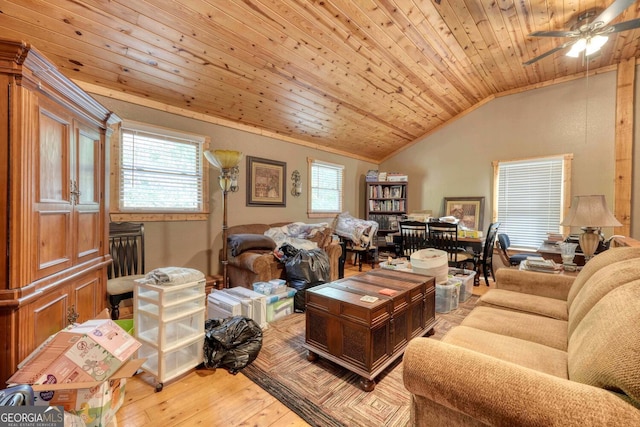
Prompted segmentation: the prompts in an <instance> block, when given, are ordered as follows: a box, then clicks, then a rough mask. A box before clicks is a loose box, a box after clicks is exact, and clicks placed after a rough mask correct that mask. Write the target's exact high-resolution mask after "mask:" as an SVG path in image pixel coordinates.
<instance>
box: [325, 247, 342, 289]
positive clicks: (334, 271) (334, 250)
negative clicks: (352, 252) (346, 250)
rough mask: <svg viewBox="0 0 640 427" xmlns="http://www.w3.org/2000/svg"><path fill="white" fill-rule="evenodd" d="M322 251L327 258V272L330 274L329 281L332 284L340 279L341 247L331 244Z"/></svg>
mask: <svg viewBox="0 0 640 427" xmlns="http://www.w3.org/2000/svg"><path fill="white" fill-rule="evenodd" d="M324 251H325V252H326V253H327V255H328V256H329V269H330V270H329V272H330V274H331V281H332V282H333V281H334V280H338V279H339V278H340V257H341V256H342V246H340V245H339V244H337V243H332V244H329V245H327V246H325V247H324Z"/></svg>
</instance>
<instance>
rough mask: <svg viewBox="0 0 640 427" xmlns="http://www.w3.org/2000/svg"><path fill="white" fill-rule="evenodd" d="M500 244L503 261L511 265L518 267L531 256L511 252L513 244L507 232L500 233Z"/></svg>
mask: <svg viewBox="0 0 640 427" xmlns="http://www.w3.org/2000/svg"><path fill="white" fill-rule="evenodd" d="M498 246H500V251H501V256H502V261H503V262H504V263H505V264H506V265H509V266H512V267H516V266H519V265H520V263H521V262H522V261H524V260H526V259H527V257H529V256H531V255H529V254H513V255H510V254H509V246H511V240H510V239H509V236H508V235H507V234H505V233H500V234H498Z"/></svg>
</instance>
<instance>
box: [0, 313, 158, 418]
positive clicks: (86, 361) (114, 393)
mask: <svg viewBox="0 0 640 427" xmlns="http://www.w3.org/2000/svg"><path fill="white" fill-rule="evenodd" d="M139 347H140V343H139V342H138V341H137V340H136V339H135V338H133V337H131V336H130V335H129V334H127V333H126V332H125V331H124V330H123V329H122V328H120V327H119V326H117V325H116V324H115V323H114V322H113V321H112V320H111V319H109V314H108V312H107V311H104V312H102V313H101V314H100V315H99V317H98V318H97V319H94V320H90V321H87V322H85V323H83V324H81V325H76V326H74V327H70V328H67V329H64V330H62V331H60V332H58V333H57V334H54V335H52V336H50V337H49V338H48V339H47V340H46V341H45V342H44V343H42V344H41V345H40V346H39V347H38V348H37V349H36V350H34V351H33V352H32V353H31V354H30V355H29V356H28V357H27V358H26V359H25V360H23V361H22V362H21V363H20V364H19V365H18V371H17V372H16V373H14V375H12V376H11V378H9V380H8V381H7V383H8V384H31V385H32V388H33V390H34V394H35V404H36V405H42V406H48V405H61V406H64V409H65V410H66V411H68V412H70V413H73V414H77V415H79V416H81V417H82V418H83V420H84V421H85V423H86V425H87V426H88V427H99V426H100V427H102V426H106V425H107V424H108V423H109V422H110V421H111V420H112V419H113V417H114V416H115V414H116V412H117V411H118V409H119V408H120V406H121V405H122V403H123V402H124V387H125V383H126V378H128V377H131V376H133V375H134V374H135V373H136V372H137V370H138V369H140V367H141V366H142V364H143V363H144V362H145V359H134V360H130V358H131V356H132V355H133V353H135V351H136V350H137V349H138V348H139ZM103 371H104V372H103Z"/></svg>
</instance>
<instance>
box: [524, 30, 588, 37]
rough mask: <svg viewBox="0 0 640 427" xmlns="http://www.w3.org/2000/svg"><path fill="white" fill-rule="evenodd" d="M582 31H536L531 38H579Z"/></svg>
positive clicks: (530, 35)
mask: <svg viewBox="0 0 640 427" xmlns="http://www.w3.org/2000/svg"><path fill="white" fill-rule="evenodd" d="M579 35H580V31H534V32H533V33H531V34H529V37H578V36H579Z"/></svg>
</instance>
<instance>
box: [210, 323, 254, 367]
mask: <svg viewBox="0 0 640 427" xmlns="http://www.w3.org/2000/svg"><path fill="white" fill-rule="evenodd" d="M204 327H205V338H204V366H205V367H206V368H209V369H215V368H220V367H222V368H226V369H227V370H228V371H229V372H230V373H232V374H234V375H235V374H237V373H238V371H240V369H242V368H244V367H245V366H247V365H249V364H250V363H251V362H253V361H254V360H255V359H256V357H258V353H260V349H261V348H262V329H260V325H258V324H257V323H256V322H255V321H254V320H253V319H249V318H247V317H243V316H234V317H228V318H226V319H207V320H206V321H205V324H204Z"/></svg>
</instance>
